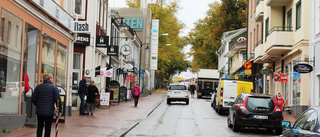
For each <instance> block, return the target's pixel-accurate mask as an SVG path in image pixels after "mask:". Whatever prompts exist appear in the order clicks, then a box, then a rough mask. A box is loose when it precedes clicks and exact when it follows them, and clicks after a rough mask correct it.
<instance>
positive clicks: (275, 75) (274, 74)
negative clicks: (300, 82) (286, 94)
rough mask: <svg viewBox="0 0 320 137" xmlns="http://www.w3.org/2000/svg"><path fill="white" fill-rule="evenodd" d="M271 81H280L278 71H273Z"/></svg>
mask: <svg viewBox="0 0 320 137" xmlns="http://www.w3.org/2000/svg"><path fill="white" fill-rule="evenodd" d="M273 82H280V75H279V74H278V73H273Z"/></svg>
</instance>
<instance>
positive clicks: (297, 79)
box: [292, 58, 301, 105]
mask: <svg viewBox="0 0 320 137" xmlns="http://www.w3.org/2000/svg"><path fill="white" fill-rule="evenodd" d="M299 60H301V59H300V58H299V59H297V60H294V63H293V65H296V64H298V63H299ZM294 73H295V72H294ZM292 92H293V95H292V96H293V98H292V99H293V102H292V103H293V105H300V96H301V95H300V93H301V76H294V77H293V79H292Z"/></svg>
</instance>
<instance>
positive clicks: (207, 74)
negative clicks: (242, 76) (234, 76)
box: [196, 69, 219, 98]
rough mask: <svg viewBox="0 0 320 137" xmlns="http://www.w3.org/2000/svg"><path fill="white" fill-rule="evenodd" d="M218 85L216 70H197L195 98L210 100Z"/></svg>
mask: <svg viewBox="0 0 320 137" xmlns="http://www.w3.org/2000/svg"><path fill="white" fill-rule="evenodd" d="M218 83H219V73H218V70H216V69H198V74H197V88H196V89H197V97H198V98H211V95H212V94H214V93H215V92H216V88H217V87H218Z"/></svg>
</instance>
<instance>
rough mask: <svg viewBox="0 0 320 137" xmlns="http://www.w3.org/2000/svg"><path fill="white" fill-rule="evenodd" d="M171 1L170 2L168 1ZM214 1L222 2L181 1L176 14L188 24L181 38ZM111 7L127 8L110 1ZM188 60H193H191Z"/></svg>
mask: <svg viewBox="0 0 320 137" xmlns="http://www.w3.org/2000/svg"><path fill="white" fill-rule="evenodd" d="M167 1H170V0H167ZM214 1H220V0H180V2H179V5H180V8H181V9H180V10H179V11H178V13H177V14H176V16H177V18H178V19H179V20H180V21H181V22H183V23H184V24H186V28H185V29H183V30H181V31H182V33H181V34H180V36H186V35H188V33H189V32H190V30H191V29H192V28H194V23H195V22H196V21H197V20H199V19H203V18H204V17H205V16H206V11H207V10H209V6H208V4H210V3H213V2H214ZM109 7H127V6H126V2H125V0H109ZM190 47H191V46H190V45H188V46H186V47H185V48H184V52H189V51H190ZM188 60H191V58H189V59H188ZM179 77H183V78H192V77H195V75H193V74H192V73H190V72H182V73H181V74H180V75H179Z"/></svg>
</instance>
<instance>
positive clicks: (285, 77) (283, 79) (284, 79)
mask: <svg viewBox="0 0 320 137" xmlns="http://www.w3.org/2000/svg"><path fill="white" fill-rule="evenodd" d="M280 81H281V83H287V82H288V76H287V75H286V74H283V73H280Z"/></svg>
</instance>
